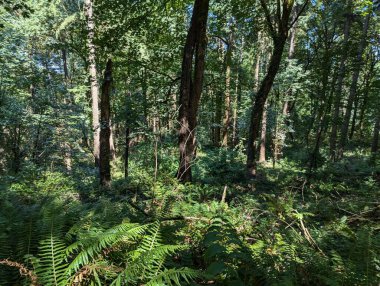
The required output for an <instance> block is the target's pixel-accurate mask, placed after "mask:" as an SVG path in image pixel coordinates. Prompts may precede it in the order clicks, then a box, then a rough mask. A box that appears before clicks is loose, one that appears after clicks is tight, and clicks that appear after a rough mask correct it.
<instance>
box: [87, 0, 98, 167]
mask: <svg viewBox="0 0 380 286" xmlns="http://www.w3.org/2000/svg"><path fill="white" fill-rule="evenodd" d="M93 5H94V3H93V0H85V2H84V6H85V12H86V19H87V48H88V70H89V74H90V86H91V88H90V91H91V104H92V129H93V141H94V143H93V155H94V158H95V166H96V167H98V166H99V152H100V143H99V140H100V138H99V136H100V131H99V85H98V79H97V69H96V54H95V44H94V36H95V21H94V12H93Z"/></svg>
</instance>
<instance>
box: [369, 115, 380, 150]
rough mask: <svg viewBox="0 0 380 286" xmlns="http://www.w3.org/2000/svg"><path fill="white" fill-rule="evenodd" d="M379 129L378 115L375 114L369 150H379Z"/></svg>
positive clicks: (379, 120)
mask: <svg viewBox="0 0 380 286" xmlns="http://www.w3.org/2000/svg"><path fill="white" fill-rule="evenodd" d="M379 131H380V115H378V116H377V118H376V122H375V128H374V130H373V139H372V147H371V152H372V153H377V151H378V150H379Z"/></svg>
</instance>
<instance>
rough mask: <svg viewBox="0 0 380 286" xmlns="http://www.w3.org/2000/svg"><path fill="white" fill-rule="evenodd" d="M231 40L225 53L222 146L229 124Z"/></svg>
mask: <svg viewBox="0 0 380 286" xmlns="http://www.w3.org/2000/svg"><path fill="white" fill-rule="evenodd" d="M231 41H232V39H230V42H229V43H228V44H227V52H226V60H225V61H226V89H225V92H224V118H223V134H222V146H224V147H227V146H228V130H229V128H230V124H231V56H232V43H231Z"/></svg>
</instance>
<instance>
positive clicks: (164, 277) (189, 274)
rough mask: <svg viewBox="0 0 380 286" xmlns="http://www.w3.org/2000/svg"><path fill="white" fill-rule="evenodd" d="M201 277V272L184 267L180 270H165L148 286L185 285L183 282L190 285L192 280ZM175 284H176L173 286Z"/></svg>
mask: <svg viewBox="0 0 380 286" xmlns="http://www.w3.org/2000/svg"><path fill="white" fill-rule="evenodd" d="M199 276H200V272H199V271H197V270H194V269H190V268H187V267H182V268H179V269H165V270H164V271H162V272H161V273H160V274H159V275H157V276H155V277H154V278H152V279H151V280H150V281H149V282H148V283H146V286H156V285H178V286H181V285H183V284H182V283H181V281H182V280H185V281H186V282H187V283H190V280H193V279H195V278H197V277H199ZM173 282H174V284H173Z"/></svg>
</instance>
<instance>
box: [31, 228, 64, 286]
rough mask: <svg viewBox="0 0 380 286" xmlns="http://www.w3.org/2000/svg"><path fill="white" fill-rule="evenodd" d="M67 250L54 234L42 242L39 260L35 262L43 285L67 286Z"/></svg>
mask: <svg viewBox="0 0 380 286" xmlns="http://www.w3.org/2000/svg"><path fill="white" fill-rule="evenodd" d="M65 249H66V245H65V243H64V242H63V241H62V240H61V239H59V238H58V237H56V236H54V235H53V233H51V235H50V236H49V237H47V238H46V239H44V240H42V241H41V246H40V248H39V250H40V251H39V254H38V259H35V260H34V264H35V268H36V273H37V275H38V277H39V281H40V282H41V284H42V285H46V286H49V285H54V286H60V285H66V279H65V278H66V276H65V269H66V267H67V264H66V263H65Z"/></svg>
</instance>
